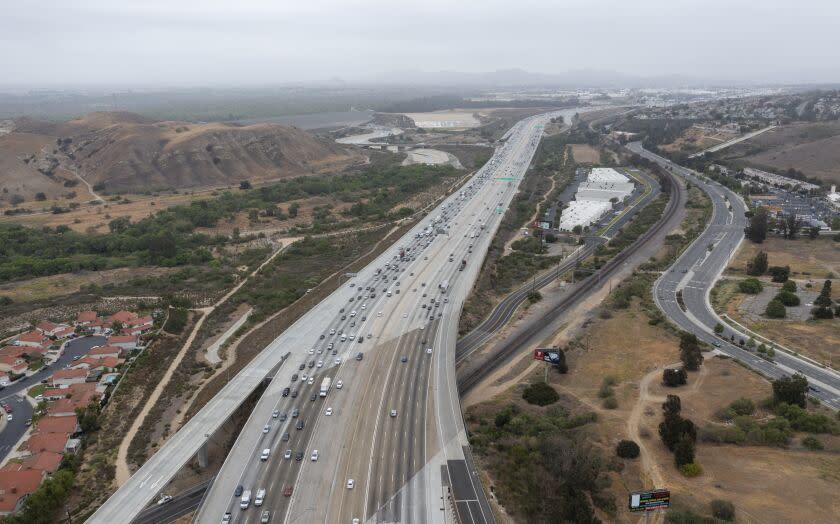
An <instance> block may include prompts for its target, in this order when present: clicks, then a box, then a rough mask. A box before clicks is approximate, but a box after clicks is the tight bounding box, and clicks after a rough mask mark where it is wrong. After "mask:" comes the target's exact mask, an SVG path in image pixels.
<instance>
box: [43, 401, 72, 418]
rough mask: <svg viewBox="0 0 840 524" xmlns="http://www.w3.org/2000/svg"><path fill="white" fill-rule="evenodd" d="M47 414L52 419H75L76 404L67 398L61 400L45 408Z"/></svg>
mask: <svg viewBox="0 0 840 524" xmlns="http://www.w3.org/2000/svg"><path fill="white" fill-rule="evenodd" d="M47 414H48V415H49V416H52V417H75V416H76V402H73V400H71V399H69V398H62V399H59V400H56V401H55V402H52V403H50V405H48V406H47Z"/></svg>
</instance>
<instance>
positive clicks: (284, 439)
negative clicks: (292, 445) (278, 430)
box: [280, 432, 289, 442]
mask: <svg viewBox="0 0 840 524" xmlns="http://www.w3.org/2000/svg"><path fill="white" fill-rule="evenodd" d="M280 440H282V441H283V442H288V441H289V433H288V432H286V433H283V436H282V437H281V438H280Z"/></svg>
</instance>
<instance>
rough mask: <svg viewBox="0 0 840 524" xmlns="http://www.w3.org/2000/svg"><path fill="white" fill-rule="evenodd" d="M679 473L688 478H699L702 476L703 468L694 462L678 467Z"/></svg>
mask: <svg viewBox="0 0 840 524" xmlns="http://www.w3.org/2000/svg"><path fill="white" fill-rule="evenodd" d="M680 473H682V474H683V475H684V476H686V477H688V478H694V477H699V476H700V475H702V474H703V466H701V465H700V464H697V463H695V462H690V463H688V464H683V465H682V466H680Z"/></svg>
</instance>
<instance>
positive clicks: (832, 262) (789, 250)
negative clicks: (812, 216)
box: [729, 236, 840, 281]
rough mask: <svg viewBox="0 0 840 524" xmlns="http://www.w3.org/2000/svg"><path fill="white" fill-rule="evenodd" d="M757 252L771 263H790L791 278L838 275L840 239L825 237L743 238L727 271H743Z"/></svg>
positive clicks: (839, 271) (774, 264) (823, 277)
mask: <svg viewBox="0 0 840 524" xmlns="http://www.w3.org/2000/svg"><path fill="white" fill-rule="evenodd" d="M759 251H764V252H766V253H767V258H768V262H769V264H770V265H771V266H790V270H791V276H792V277H793V278H794V279H802V278H805V279H808V278H811V279H814V280H815V281H816V280H819V279H825V278H826V277H827V276H828V273H834V274H835V275H840V242H834V241H833V240H832V239H831V238H828V237H824V236H823V237H819V238H817V239H814V240H811V239H808V238H800V239H797V240H784V239H782V238H778V237H768V238H767V240H765V241H764V242H763V243H761V244H755V243H753V242H749V241H746V240H745V241H744V242H743V243H742V244H741V247H740V249H738V252H737V253H736V255H735V257H734V258H733V259H732V262H731V263H730V264H729V268H730V272H731V273H735V272H743V271H744V270H745V268H746V267H747V262H748V261H750V260H752V259H753V258H754V257H755V255H756V254H757V253H758V252H759Z"/></svg>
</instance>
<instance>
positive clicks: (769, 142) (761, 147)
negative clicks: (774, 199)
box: [722, 122, 840, 184]
mask: <svg viewBox="0 0 840 524" xmlns="http://www.w3.org/2000/svg"><path fill="white" fill-rule="evenodd" d="M722 158H725V159H728V160H736V161H737V162H738V163H743V164H745V165H752V166H755V167H758V168H762V167H763V168H765V169H770V170H779V171H786V170H788V169H790V168H793V169H796V170H797V171H801V172H802V173H804V174H805V175H806V176H808V177H816V178H819V179H821V180H824V181H826V182H828V183H834V184H840V122H815V123H796V124H790V125H785V126H780V127H777V128H776V129H773V130H771V131H769V132H767V133H763V134H761V135H759V136H757V137H755V138H752V139H750V140H747V141H745V142H744V143H742V144H738V145H736V146H733V147H732V148H730V149H728V150H727V151H726V152H725V153H724V154H723V156H722Z"/></svg>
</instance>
